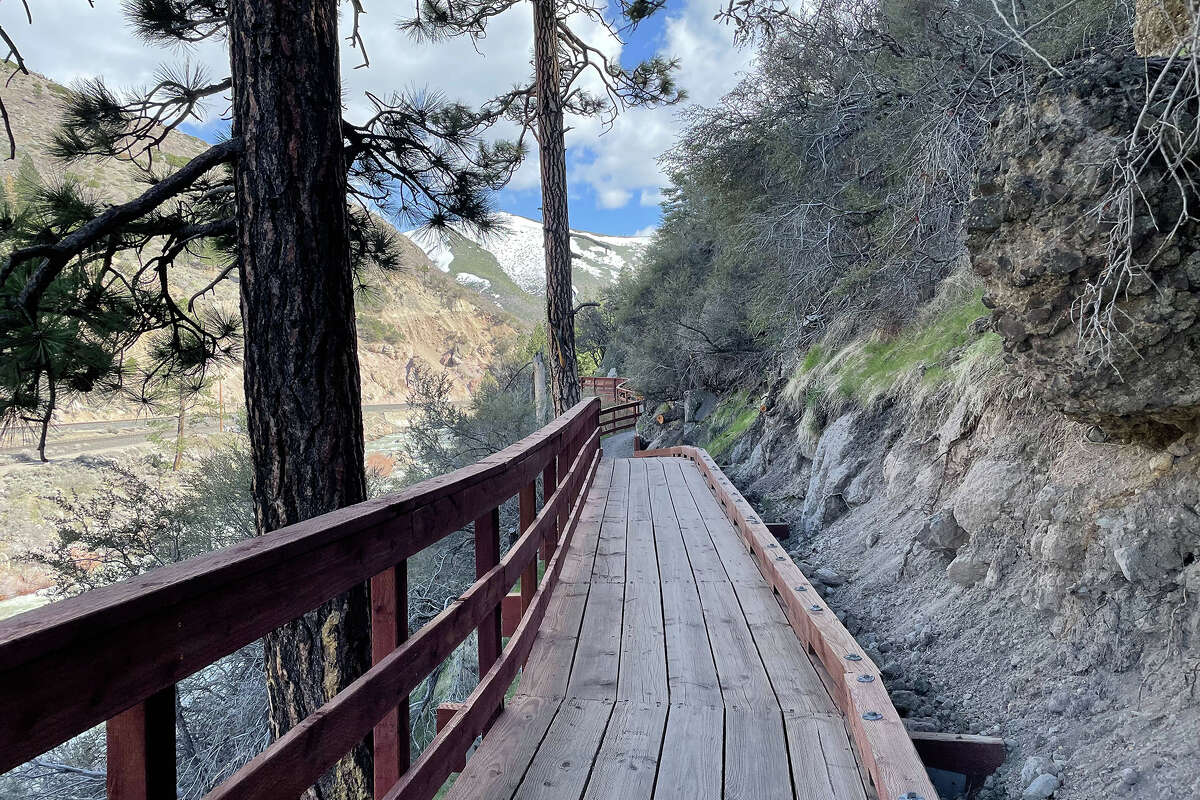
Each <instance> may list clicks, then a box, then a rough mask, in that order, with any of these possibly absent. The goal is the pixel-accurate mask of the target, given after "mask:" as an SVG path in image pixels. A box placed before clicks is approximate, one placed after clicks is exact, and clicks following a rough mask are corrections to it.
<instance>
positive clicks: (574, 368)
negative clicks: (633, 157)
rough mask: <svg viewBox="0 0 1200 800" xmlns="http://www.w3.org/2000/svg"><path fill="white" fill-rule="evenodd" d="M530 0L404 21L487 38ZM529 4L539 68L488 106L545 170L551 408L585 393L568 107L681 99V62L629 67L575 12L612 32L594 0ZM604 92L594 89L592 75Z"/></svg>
mask: <svg viewBox="0 0 1200 800" xmlns="http://www.w3.org/2000/svg"><path fill="white" fill-rule="evenodd" d="M523 1H524V0H466V2H457V1H455V2H447V1H446V0H420V3H419V5H418V7H417V13H416V16H414V17H413V18H411V19H409V20H407V21H405V22H404V23H403V26H402V27H404V28H405V29H407V30H409V31H411V32H412V33H414V34H415V35H417V36H419V37H426V38H432V39H436V38H440V37H447V36H471V37H473V38H476V39H481V38H483V37H484V36H485V35H486V33H487V25H488V23H489V22H490V21H491V20H492V19H493V18H495V17H497V16H498V15H500V14H502V13H504V12H505V11H508V10H509V9H511V8H513V7H515V6H517V5H518V4H520V3H522V2H523ZM529 2H530V3H531V4H532V6H533V78H532V80H528V81H527V82H526V83H525V84H524V85H519V86H518V87H517V88H515V89H513V90H512V91H511V92H508V93H507V94H505V95H503V96H501V97H498V98H496V99H495V100H493V101H492V102H491V103H490V104H489V105H488V106H487V107H486V109H485V111H486V113H488V114H490V115H493V116H494V117H495V118H503V119H509V120H511V121H515V122H517V123H518V124H519V125H520V126H521V129H522V134H524V132H525V131H527V130H532V131H533V133H534V136H535V137H536V139H537V142H538V150H539V155H540V162H541V174H542V235H543V240H544V244H545V253H546V331H547V334H548V336H547V339H548V341H549V345H550V383H551V387H552V394H553V399H554V411H555V413H556V414H561V413H563V412H564V411H566V410H567V409H568V408H570V407H571V406H573V405H575V403H577V402H579V398H580V386H579V374H578V363H577V361H576V355H575V313H574V305H573V304H574V292H573V291H572V287H571V225H570V220H569V213H568V207H567V157H566V139H565V132H566V128H565V122H564V112H565V113H570V114H577V115H581V116H599V117H601V118H603V119H604V120H605V122H606V124H611V122H612V119H613V116H614V115H615V114H616V113H618V112H619V111H620V110H622V109H625V108H629V107H633V106H654V105H662V104H671V103H677V102H679V101H680V100H682V99H683V98H684V94H683V92H682V91H680V90H679V88H678V87H677V86H676V84H675V79H674V71H675V67H676V62H674V61H672V60H668V59H665V58H662V57H660V56H655V57H653V58H650V59H647V60H645V61H643V62H641V63H640V64H638V65H637V66H636V67H633V68H632V69H627V68H626V67H624V66H622V65H621V64H620V63H617V62H614V61H612V60H610V59H609V58H608V57H607V56H606V55H605V54H604V51H605V45H606V44H608V42H599V43H592V42H588V41H587V40H585V39H584V38H582V37H581V36H580V35H579V34H577V33H576V32H575V30H574V29H573V28H572V26H571V22H570V21H571V20H572V19H576V20H591V21H594V22H599V23H600V24H601V26H602V27H603V29H604V30H605V31H606V32H607V35H608V37H610V39H612V40H617V41H619V39H620V33H621V31H620V30H619V29H618V27H617V25H616V24H615V23H614V22H613V21H612V20H610V19H609V18H608V17H607V16H606V14H605V12H606V10H607V4H605V3H595V2H591V0H565V2H559V0H529ZM664 4H665V0H659V1H658V2H653V1H651V0H633V2H627V1H626V0H622V1H621V6H620V10H621V15H622V17H623V19H624V20H625V21H626V23H627V25H628V26H635V25H637V24H638V23H639V22H641V21H642V20H644V19H646V18H647V17H649V16H650V15H651V14H653V13H654V12H655V11H657V10H659V9H660V8H662V7H663V5H664ZM589 78H590V79H592V80H593V81H594V85H595V86H597V88H598V90H599V91H598V92H591V91H588V89H587V88H586V86H585V84H586V83H587V81H588V79H589Z"/></svg>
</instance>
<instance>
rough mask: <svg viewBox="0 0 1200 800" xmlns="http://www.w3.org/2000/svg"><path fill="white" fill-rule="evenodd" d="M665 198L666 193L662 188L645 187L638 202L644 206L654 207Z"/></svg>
mask: <svg viewBox="0 0 1200 800" xmlns="http://www.w3.org/2000/svg"><path fill="white" fill-rule="evenodd" d="M665 199H666V195H664V194H663V192H662V189H660V188H658V187H655V188H653V189H643V190H642V195H641V198H640V199H639V200H638V202H639V203H641V204H642V205H643V206H647V207H652V206H657V205H659V204H660V203H662V201H663V200H665Z"/></svg>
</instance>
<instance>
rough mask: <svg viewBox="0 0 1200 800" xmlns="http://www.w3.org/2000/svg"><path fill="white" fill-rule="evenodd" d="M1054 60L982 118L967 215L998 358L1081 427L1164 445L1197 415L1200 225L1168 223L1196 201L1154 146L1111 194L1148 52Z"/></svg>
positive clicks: (1139, 105)
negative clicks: (1061, 71)
mask: <svg viewBox="0 0 1200 800" xmlns="http://www.w3.org/2000/svg"><path fill="white" fill-rule="evenodd" d="M1066 70H1067V71H1066V74H1065V75H1064V77H1062V78H1057V77H1051V78H1050V79H1048V80H1046V81H1045V82H1044V83H1043V84H1042V85H1041V86H1040V87H1039V89H1038V91H1037V94H1036V96H1035V97H1034V99H1033V101H1032V102H1031V103H1030V104H1028V105H1025V104H1016V105H1013V106H1012V107H1010V108H1009V109H1008V111H1006V112H1005V113H1004V114H1003V115H1002V116H1001V117H1000V119H999V120H998V121H997V123H996V125H995V127H994V130H993V135H992V144H991V148H990V152H989V154H988V158H987V159H985V161H984V165H983V167H982V169H981V171H980V176H979V180H978V183H977V185H976V188H975V196H974V199H973V202H972V203H971V207H970V212H969V215H968V220H967V231H968V238H967V244H968V248H969V250H970V254H971V261H972V264H973V265H974V268H975V271H976V272H977V273H978V274H979V275H981V276H983V277H984V280H985V284H986V287H987V291H988V295H987V297H986V298H985V302H986V303H988V304H990V305H992V306H994V307H995V312H994V322H995V327H996V330H997V331H998V332H999V333H1000V334H1001V335H1002V336H1003V337H1004V345H1005V350H1006V352H1007V354H1008V359H1009V360H1010V361H1011V362H1012V363H1013V364H1014V366H1015V368H1016V370H1017V371H1018V372H1019V373H1021V374H1023V375H1026V376H1028V378H1029V379H1030V381H1031V382H1032V384H1033V386H1034V388H1035V390H1036V391H1037V393H1038V394H1039V395H1040V396H1042V397H1044V398H1045V399H1046V401H1047V402H1048V403H1050V404H1051V405H1052V406H1054V407H1055V408H1057V409H1059V410H1062V411H1064V412H1065V413H1067V414H1068V415H1070V416H1072V417H1073V418H1075V419H1080V420H1084V421H1088V422H1091V423H1094V424H1096V425H1098V426H1099V427H1100V429H1101V431H1099V432H1096V433H1094V434H1093V436H1113V437H1118V438H1129V437H1135V438H1142V439H1147V440H1150V441H1156V442H1158V443H1160V444H1165V443H1167V442H1169V441H1170V440H1171V439H1173V438H1175V437H1177V436H1179V435H1180V434H1182V433H1183V432H1186V431H1188V430H1190V429H1191V428H1192V427H1193V426H1194V425H1195V422H1196V420H1197V418H1198V417H1200V244H1198V242H1200V226H1198V225H1197V224H1196V223H1195V222H1194V221H1190V220H1188V221H1185V222H1184V223H1183V224H1182V226H1181V227H1179V228H1178V229H1176V226H1175V223H1176V220H1177V219H1178V218H1179V216H1180V212H1181V210H1182V205H1183V203H1184V202H1185V201H1186V202H1187V203H1188V204H1189V205H1190V206H1192V207H1193V208H1194V207H1195V206H1196V204H1197V203H1198V202H1200V197H1197V196H1196V193H1195V192H1194V190H1193V188H1192V187H1188V188H1187V191H1185V192H1181V191H1180V187H1179V184H1177V182H1176V181H1175V180H1174V179H1173V176H1171V175H1170V174H1169V173H1168V172H1167V170H1166V169H1165V167H1164V165H1163V163H1162V162H1161V159H1157V158H1154V157H1151V158H1149V160H1148V163H1147V164H1146V166H1145V168H1144V169H1143V170H1142V171H1141V173H1140V175H1139V177H1138V180H1136V181H1135V182H1133V183H1132V184H1131V185H1130V187H1129V190H1128V192H1124V193H1122V192H1117V193H1114V192H1113V187H1114V185H1119V184H1118V181H1120V180H1121V179H1122V176H1121V175H1120V173H1119V165H1120V164H1122V163H1123V162H1126V161H1129V160H1130V157H1131V154H1130V153H1129V152H1128V142H1129V137H1130V134H1131V132H1132V131H1133V129H1134V126H1135V125H1136V124H1138V122H1139V119H1140V118H1141V115H1142V113H1143V108H1144V101H1145V97H1146V83H1147V64H1146V62H1145V60H1143V59H1139V58H1135V57H1132V56H1129V57H1121V56H1111V57H1110V56H1101V57H1096V58H1092V59H1089V60H1087V61H1085V62H1082V63H1079V64H1075V65H1073V66H1070V67H1068V68H1066ZM1150 74H1151V75H1152V76H1153V74H1154V69H1151V70H1150ZM1168 77H1170V76H1168ZM1151 110H1152V111H1154V110H1155V109H1151ZM1191 124H1192V125H1193V126H1194V125H1195V118H1194V116H1193V117H1192V123H1191ZM1122 206H1124V207H1122ZM1126 225H1127V226H1128V234H1127V238H1126V235H1125V234H1124V233H1122V230H1123V226H1126ZM1121 241H1128V243H1129V256H1130V266H1129V268H1128V269H1125V268H1124V267H1123V266H1122V264H1121V260H1122V259H1121V254H1120V253H1118V252H1116V251H1115V250H1114V242H1116V243H1118V244H1119V243H1120V242H1121ZM1097 299H1098V300H1099V306H1097V305H1096V304H1095V303H1094V302H1093V301H1094V300H1097ZM1093 322H1095V323H1097V324H1098V330H1099V331H1100V337H1099V338H1097V336H1089V335H1087V331H1088V329H1089V326H1090V325H1091V324H1092V323H1093ZM1081 331H1082V332H1083V335H1081Z"/></svg>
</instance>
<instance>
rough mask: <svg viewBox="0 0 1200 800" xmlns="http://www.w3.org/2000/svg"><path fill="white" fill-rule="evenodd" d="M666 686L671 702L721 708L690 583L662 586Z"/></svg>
mask: <svg viewBox="0 0 1200 800" xmlns="http://www.w3.org/2000/svg"><path fill="white" fill-rule="evenodd" d="M662 599H663V633H664V637H663V638H664V639H665V641H666V648H667V658H666V661H667V686H668V688H669V690H670V698H671V703H672V704H675V705H678V704H685V705H693V706H712V707H716V708H720V707H721V685H720V682H719V680H718V679H717V667H716V664H715V663H714V662H713V655H712V650H711V649H710V647H709V642H708V630H707V628H706V627H705V625H704V611H703V610H702V609H701V607H700V595H699V594H697V592H696V585H695V584H694V583H684V582H682V581H674V582H671V583H664V584H663V585H662Z"/></svg>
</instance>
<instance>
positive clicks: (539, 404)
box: [533, 350, 550, 426]
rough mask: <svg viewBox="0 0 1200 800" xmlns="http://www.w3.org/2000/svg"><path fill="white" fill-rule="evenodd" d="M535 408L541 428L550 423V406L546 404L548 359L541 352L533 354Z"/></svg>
mask: <svg viewBox="0 0 1200 800" xmlns="http://www.w3.org/2000/svg"><path fill="white" fill-rule="evenodd" d="M533 408H534V411H535V412H536V413H537V423H538V425H539V426H542V425H545V424H546V423H547V422H549V421H550V406H549V404H548V403H547V402H546V357H545V356H543V355H542V351H541V350H538V351H537V352H536V353H534V354H533Z"/></svg>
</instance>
